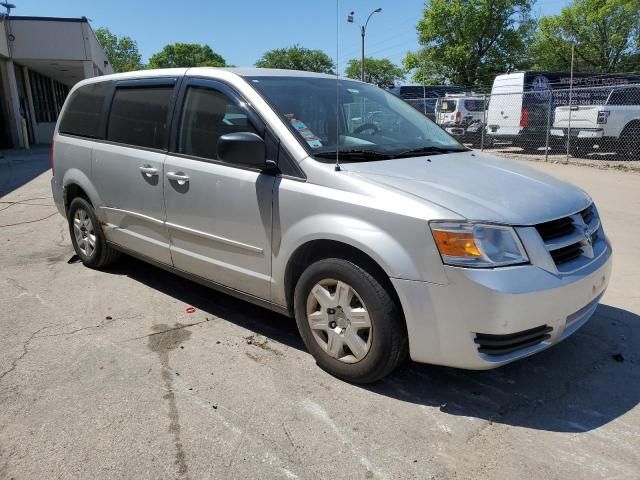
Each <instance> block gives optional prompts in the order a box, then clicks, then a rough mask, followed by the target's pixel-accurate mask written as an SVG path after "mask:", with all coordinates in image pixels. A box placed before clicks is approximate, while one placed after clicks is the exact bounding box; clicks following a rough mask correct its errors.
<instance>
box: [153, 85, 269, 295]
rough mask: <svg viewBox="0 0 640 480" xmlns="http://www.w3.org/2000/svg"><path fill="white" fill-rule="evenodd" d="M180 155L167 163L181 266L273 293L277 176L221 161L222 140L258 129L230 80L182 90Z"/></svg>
mask: <svg viewBox="0 0 640 480" xmlns="http://www.w3.org/2000/svg"><path fill="white" fill-rule="evenodd" d="M180 97H181V98H183V100H182V102H181V103H182V108H181V109H180V111H179V112H178V113H177V114H176V115H177V118H176V125H177V131H176V133H175V153H169V155H168V156H167V159H166V162H165V169H164V191H165V205H166V222H167V223H166V225H167V229H168V232H169V237H170V240H171V257H172V259H173V264H174V266H175V267H176V268H178V269H180V270H183V271H185V272H189V273H192V274H195V275H198V276H200V277H203V278H206V279H209V280H211V281H213V282H215V283H218V284H221V285H224V286H226V287H229V288H232V289H235V290H239V291H241V292H244V293H248V294H250V295H253V296H255V297H258V298H261V299H266V300H268V299H269V296H270V284H271V210H272V204H271V201H272V194H273V187H274V182H275V178H274V177H273V176H271V175H267V174H263V173H261V172H259V171H256V170H251V169H246V168H241V167H238V166H234V165H230V164H226V163H224V162H222V161H220V160H219V159H218V156H217V152H216V150H217V142H218V138H220V136H221V135H224V134H226V133H232V132H253V133H259V132H257V129H256V128H255V126H254V125H253V123H252V122H251V121H250V119H249V117H248V116H247V114H246V110H245V108H246V107H244V103H243V102H242V101H241V99H240V98H238V97H237V95H236V94H235V93H234V92H233V91H232V90H231V89H230V88H229V87H227V86H226V85H223V84H220V83H219V82H215V81H211V80H199V79H191V80H188V81H186V82H185V85H184V86H183V92H182V93H181V95H180Z"/></svg>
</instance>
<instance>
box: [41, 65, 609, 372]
mask: <svg viewBox="0 0 640 480" xmlns="http://www.w3.org/2000/svg"><path fill="white" fill-rule="evenodd" d="M373 112H375V115H372V113H373ZM375 118H383V119H384V121H383V122H379V121H375V120H371V119H375ZM52 163H53V165H52V166H53V170H54V175H53V179H52V183H51V185H52V190H53V197H54V199H55V202H56V205H57V207H58V209H59V211H60V213H61V214H62V215H64V216H65V218H67V219H68V222H69V231H70V235H71V241H72V243H73V247H74V249H75V251H76V253H77V255H78V257H79V258H80V259H81V260H82V262H83V263H84V264H85V265H86V266H88V267H91V268H101V267H105V266H106V265H108V264H110V263H111V262H113V261H115V260H116V259H117V257H118V256H119V254H120V253H121V252H124V253H126V254H129V255H132V256H136V257H139V258H141V259H143V260H145V261H148V262H150V263H153V264H155V265H157V266H159V267H161V268H164V269H166V270H169V271H172V272H174V273H176V274H178V275H181V276H184V277H186V278H189V279H192V280H194V281H196V282H200V283H202V284H205V285H208V286H211V287H213V288H215V289H218V290H222V291H223V292H226V293H228V294H231V295H235V296H238V297H241V298H243V299H246V300H248V301H251V302H254V303H257V304H259V305H262V306H264V307H267V308H270V309H272V310H275V311H277V312H281V313H283V314H285V315H290V316H294V317H295V319H296V322H297V325H298V328H299V330H300V334H301V336H302V338H303V340H304V343H305V345H306V347H307V348H308V350H309V351H310V352H311V354H312V355H313V356H314V357H315V359H316V361H317V363H318V365H319V366H320V367H322V368H324V369H325V370H327V371H328V372H330V373H332V374H334V375H336V376H338V377H340V378H343V379H346V380H348V381H353V382H362V383H364V382H372V381H375V380H377V379H379V378H381V377H383V376H384V375H386V374H388V373H389V372H391V371H392V370H393V369H394V368H395V367H396V366H398V365H399V364H400V363H401V362H402V361H403V360H404V359H406V358H407V357H410V358H411V359H413V360H414V361H417V362H426V363H433V364H441V365H449V366H454V367H460V368H467V369H488V368H493V367H498V366H500V365H503V364H506V363H508V362H511V361H514V360H517V359H520V358H523V357H527V356H529V355H532V354H534V353H536V352H539V351H541V350H543V349H545V348H548V347H550V346H551V345H553V344H555V343H557V342H559V341H560V340H562V339H564V338H566V337H567V336H569V335H571V334H572V333H574V332H575V331H576V330H577V329H578V328H580V327H581V326H582V325H583V324H584V323H585V322H586V321H587V320H588V319H589V317H590V316H591V315H592V314H593V312H594V311H595V309H596V306H597V304H598V301H599V299H600V298H601V296H602V294H603V292H604V290H605V288H606V286H607V283H608V281H609V276H610V271H611V247H610V244H609V241H608V239H607V237H606V236H605V234H604V232H603V228H602V225H601V222H600V218H599V216H598V211H597V209H596V206H595V205H594V204H593V202H592V200H591V199H590V198H589V196H588V195H587V194H586V193H585V192H583V191H581V190H579V189H578V188H576V187H573V186H571V185H568V184H566V183H563V182H561V181H559V180H556V179H555V178H553V177H550V176H547V175H544V174H541V173H539V172H537V171H535V170H532V169H530V168H528V167H526V166H525V165H522V164H520V163H516V162H512V161H509V160H505V159H500V158H496V157H493V156H489V155H482V154H480V153H479V152H474V151H472V150H468V149H466V148H465V147H463V146H462V145H460V144H459V143H458V142H457V141H456V140H455V139H453V138H452V137H451V136H450V135H448V134H447V133H446V132H445V131H443V130H442V129H441V128H440V127H438V126H437V125H435V124H434V123H433V122H431V121H430V120H428V119H427V118H426V117H425V116H423V115H422V114H421V113H420V112H418V111H417V110H415V109H413V108H411V107H410V106H409V105H407V104H406V103H404V102H403V101H402V100H400V99H398V98H397V97H395V96H394V95H392V94H390V93H388V92H385V91H384V90H381V89H379V88H377V87H374V86H372V85H367V84H365V83H361V82H357V81H352V80H343V79H340V80H337V79H336V78H335V77H330V76H326V75H320V74H312V73H304V72H292V71H280V70H260V69H229V70H226V69H211V68H191V69H175V70H174V69H171V70H155V71H153V70H149V71H144V72H130V73H126V74H117V75H110V76H104V77H100V78H94V79H90V80H85V81H82V82H80V83H78V84H77V85H76V86H75V87H74V88H73V89H72V91H71V92H70V94H69V97H68V98H67V100H66V102H65V105H64V107H63V110H62V113H61V115H60V119H59V121H58V124H57V126H56V129H55V133H54V144H53V151H52Z"/></svg>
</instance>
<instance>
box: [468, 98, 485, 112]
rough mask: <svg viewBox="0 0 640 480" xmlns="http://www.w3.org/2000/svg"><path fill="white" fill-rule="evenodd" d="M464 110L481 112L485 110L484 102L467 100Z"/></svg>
mask: <svg viewBox="0 0 640 480" xmlns="http://www.w3.org/2000/svg"><path fill="white" fill-rule="evenodd" d="M464 108H466V109H467V110H468V111H470V112H481V111H482V110H483V109H484V102H483V101H482V100H465V101H464Z"/></svg>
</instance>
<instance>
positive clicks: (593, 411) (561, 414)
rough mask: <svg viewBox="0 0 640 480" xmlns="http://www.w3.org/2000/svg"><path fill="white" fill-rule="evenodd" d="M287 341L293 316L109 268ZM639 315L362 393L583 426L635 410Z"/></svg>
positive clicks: (562, 428)
mask: <svg viewBox="0 0 640 480" xmlns="http://www.w3.org/2000/svg"><path fill="white" fill-rule="evenodd" d="M107 271H108V272H109V273H112V274H117V275H126V276H128V277H130V278H132V279H133V280H136V281H138V282H140V283H143V284H145V285H147V286H149V287H151V288H154V289H156V290H158V291H161V292H163V293H164V294H166V295H169V296H171V297H173V298H175V299H177V300H179V301H181V302H183V303H186V304H189V305H192V306H194V307H195V308H197V309H199V310H201V311H204V312H206V313H209V314H211V315H215V316H217V317H220V318H222V319H224V320H226V321H229V322H232V323H234V324H236V325H239V326H241V327H243V328H246V329H248V330H251V331H253V332H255V333H257V334H259V335H263V336H265V337H267V338H269V339H270V340H273V341H276V342H280V343H282V344H285V345H287V346H289V347H292V348H296V349H299V350H303V351H304V350H305V347H304V344H303V343H302V340H301V338H300V336H299V334H298V331H297V327H296V323H295V320H293V319H291V318H287V317H284V316H282V315H279V314H277V313H273V312H270V311H268V310H266V309H263V308H261V307H257V306H254V305H252V304H249V303H247V302H244V301H242V300H238V299H235V298H233V297H231V296H229V295H225V294H222V293H218V292H216V291H214V290H211V289H208V288H206V287H203V286H201V285H198V284H196V283H194V282H191V281H188V280H185V279H183V278H181V277H178V276H176V275H172V274H169V273H165V272H162V271H161V270H160V269H158V268H157V267H154V266H151V265H148V264H146V263H143V262H140V261H138V260H135V259H132V258H129V257H125V258H124V259H123V261H121V262H119V263H118V264H117V265H114V266H113V267H111V268H110V269H108V270H107ZM639 330H640V316H638V315H636V314H634V313H632V312H629V311H626V310H622V309H619V308H616V307H612V306H608V305H603V304H601V305H600V306H599V307H598V309H597V311H596V314H595V315H594V316H593V318H592V319H591V320H590V321H589V322H588V323H587V324H586V325H585V326H584V327H583V328H582V329H581V330H579V331H578V332H577V333H575V334H574V335H573V336H572V337H570V338H568V339H566V340H565V341H564V342H562V343H561V344H559V345H556V346H554V347H551V348H550V349H548V350H545V351H543V352H541V353H539V354H537V355H534V356H532V357H529V358H527V359H524V360H521V361H518V362H515V363H513V364H510V365H507V366H504V367H501V368H498V369H495V370H488V371H468V370H459V369H454V368H447V367H440V366H433V365H420V364H416V363H412V362H409V363H407V364H406V365H405V366H404V367H402V368H401V369H399V370H398V371H397V372H395V373H394V374H392V375H390V376H389V377H387V378H385V379H383V380H381V381H380V382H377V383H375V384H372V385H363V386H358V388H361V389H362V390H363V391H367V392H370V393H373V394H377V395H384V396H386V397H389V398H392V399H395V400H397V401H401V402H409V403H414V404H417V405H424V406H431V407H436V408H439V409H440V411H441V412H444V413H448V414H450V415H455V416H462V417H475V418H481V419H484V420H488V421H491V422H494V423H503V424H508V425H514V426H521V427H526V428H533V429H538V430H547V431H557V432H585V431H590V430H592V429H595V428H598V427H600V426H602V425H605V424H607V423H609V422H611V421H614V420H616V419H617V418H619V417H621V416H622V415H624V414H625V413H626V412H628V411H630V410H631V409H633V408H634V407H635V406H636V405H637V404H638V401H639V400H640V367H639V365H640V355H639V352H640V335H639Z"/></svg>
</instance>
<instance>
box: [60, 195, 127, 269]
mask: <svg viewBox="0 0 640 480" xmlns="http://www.w3.org/2000/svg"><path fill="white" fill-rule="evenodd" d="M68 221H69V233H70V235H71V243H72V244H73V249H74V250H75V252H76V255H77V256H78V258H79V259H80V261H81V262H82V263H83V264H84V265H85V266H87V267H90V268H102V267H105V266H107V265H109V264H111V263H113V262H114V261H116V260H117V259H118V257H119V256H120V252H118V251H117V250H114V249H113V248H112V247H110V246H109V245H108V244H107V241H106V239H105V237H104V234H103V232H102V228H100V223H99V221H98V218H97V217H96V214H95V211H94V210H93V207H92V206H91V204H90V203H89V202H88V201H87V200H85V199H84V198H82V197H76V198H74V199H73V200H72V201H71V204H70V205H69V215H68Z"/></svg>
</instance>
